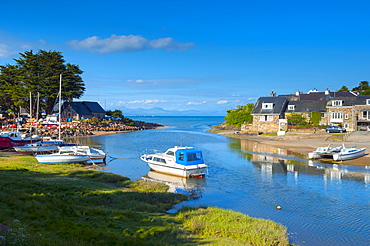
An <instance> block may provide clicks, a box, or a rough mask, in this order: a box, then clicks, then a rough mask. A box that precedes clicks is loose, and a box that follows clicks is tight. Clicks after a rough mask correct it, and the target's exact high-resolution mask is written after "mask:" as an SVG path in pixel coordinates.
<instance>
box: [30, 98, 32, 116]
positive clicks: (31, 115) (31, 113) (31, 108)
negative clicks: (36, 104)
mask: <svg viewBox="0 0 370 246" xmlns="http://www.w3.org/2000/svg"><path fill="white" fill-rule="evenodd" d="M30 119H31V120H32V94H31V92H30Z"/></svg>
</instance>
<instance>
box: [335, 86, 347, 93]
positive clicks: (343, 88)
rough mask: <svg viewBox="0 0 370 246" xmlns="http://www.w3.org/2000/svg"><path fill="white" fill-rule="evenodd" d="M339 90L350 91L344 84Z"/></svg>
mask: <svg viewBox="0 0 370 246" xmlns="http://www.w3.org/2000/svg"><path fill="white" fill-rule="evenodd" d="M338 91H340V92H349V89H348V87H347V86H345V85H343V86H342V88H340V89H339V90H338Z"/></svg>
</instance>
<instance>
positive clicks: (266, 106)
mask: <svg viewBox="0 0 370 246" xmlns="http://www.w3.org/2000/svg"><path fill="white" fill-rule="evenodd" d="M273 108H274V104H273V103H262V109H273Z"/></svg>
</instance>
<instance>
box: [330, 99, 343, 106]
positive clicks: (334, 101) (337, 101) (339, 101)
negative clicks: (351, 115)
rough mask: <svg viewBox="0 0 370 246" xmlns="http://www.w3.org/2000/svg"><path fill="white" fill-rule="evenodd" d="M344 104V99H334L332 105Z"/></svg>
mask: <svg viewBox="0 0 370 246" xmlns="http://www.w3.org/2000/svg"><path fill="white" fill-rule="evenodd" d="M342 104H343V101H342V100H333V101H332V102H331V105H332V106H342Z"/></svg>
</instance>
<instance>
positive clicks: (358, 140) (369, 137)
mask: <svg viewBox="0 0 370 246" xmlns="http://www.w3.org/2000/svg"><path fill="white" fill-rule="evenodd" d="M217 133H218V134H220V135H223V136H225V137H230V138H240V139H247V140H251V141H256V142H259V143H262V144H267V145H270V146H273V147H276V148H281V149H285V150H289V151H292V152H295V153H299V154H302V155H304V156H306V157H307V156H308V153H309V152H311V151H314V150H316V148H317V147H323V146H328V145H329V144H331V145H332V146H334V147H335V146H339V145H341V144H344V145H345V146H346V147H352V146H356V147H357V148H363V147H366V152H365V153H366V155H365V156H363V157H360V158H357V159H353V160H347V161H343V163H342V164H352V165H370V155H369V152H370V132H363V131H357V132H351V133H346V134H333V133H326V132H324V131H323V132H316V133H296V132H287V134H286V135H285V136H266V135H245V134H238V133H236V132H235V131H230V130H224V131H223V130H221V131H217ZM307 158H308V157H307Z"/></svg>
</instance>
